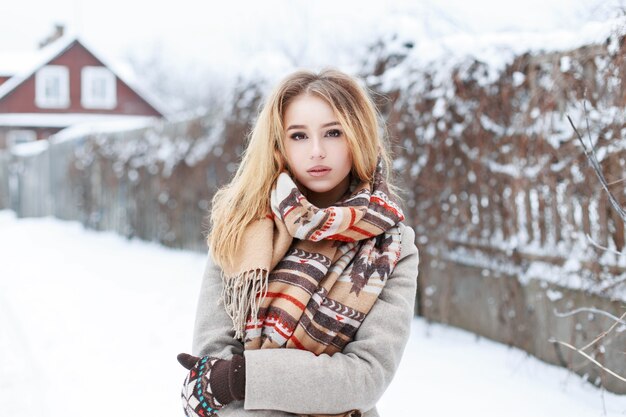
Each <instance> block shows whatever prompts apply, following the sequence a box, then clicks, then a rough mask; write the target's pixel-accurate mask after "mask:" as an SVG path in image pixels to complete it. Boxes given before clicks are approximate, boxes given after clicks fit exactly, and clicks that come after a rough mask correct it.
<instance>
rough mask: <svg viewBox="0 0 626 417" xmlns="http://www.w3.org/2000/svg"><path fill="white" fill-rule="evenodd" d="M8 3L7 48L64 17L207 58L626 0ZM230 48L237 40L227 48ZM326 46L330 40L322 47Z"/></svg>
mask: <svg viewBox="0 0 626 417" xmlns="http://www.w3.org/2000/svg"><path fill="white" fill-rule="evenodd" d="M2 3H3V4H2V6H0V22H1V24H0V51H7V50H8V51H23V50H29V49H33V48H35V47H36V45H37V42H38V41H39V40H40V39H42V38H44V37H45V36H46V35H47V34H49V32H51V30H52V27H53V25H54V23H63V24H65V25H66V26H67V28H68V30H69V31H70V32H72V33H78V34H80V36H81V37H83V38H84V39H85V40H86V41H88V42H89V43H90V44H91V45H93V46H95V47H96V48H97V49H98V50H101V51H106V54H107V55H108V56H111V57H113V58H124V57H126V56H128V55H129V54H142V53H145V52H146V51H150V50H153V49H155V48H162V49H163V50H164V51H166V52H167V53H168V54H171V55H180V56H182V57H186V58H189V59H191V60H198V61H199V62H208V61H211V62H215V61H216V60H219V59H220V57H216V56H213V55H212V51H216V50H217V51H219V52H220V54H221V55H222V59H223V60H228V59H230V57H228V56H224V54H225V53H228V52H227V51H228V50H230V51H232V52H230V53H232V54H233V55H237V56H239V57H241V56H244V57H245V56H247V55H249V54H250V53H251V52H257V51H259V50H262V49H264V48H266V47H267V45H268V44H270V43H271V44H275V43H277V42H278V43H282V44H283V45H284V46H283V47H284V48H293V49H296V50H297V48H298V46H297V44H298V42H301V41H302V39H303V38H306V40H308V42H310V43H315V42H319V43H321V44H325V43H328V41H329V39H330V40H331V41H332V42H337V43H338V44H341V45H345V44H350V43H351V42H354V41H356V40H359V39H362V38H363V37H367V36H370V35H373V34H375V33H376V32H377V31H378V30H380V28H381V27H383V26H384V25H388V24H389V20H392V21H393V20H395V19H398V16H403V15H404V16H406V15H413V16H420V15H421V16H422V19H421V20H418V21H421V24H422V26H423V27H422V29H423V30H424V31H428V32H431V33H434V34H435V35H437V34H439V33H438V32H448V31H450V30H454V29H455V28H457V29H459V30H464V31H473V32H486V31H506V30H532V31H547V30H553V29H563V28H569V29H571V28H572V27H573V26H574V27H575V25H576V24H578V23H580V22H581V21H582V20H585V19H592V18H594V17H598V16H603V15H604V13H606V10H608V9H609V8H615V7H617V6H619V5H623V4H624V1H623V0H602V1H600V0H586V1H585V0H524V1H507V0H500V1H498V0H473V1H466V0H413V1H409V0H391V1H385V2H383V1H372V0H370V1H367V0H359V1H355V0H330V1H329V0H317V1H315V2H310V1H308V0H263V1H258V0H235V1H223V2H199V1H197V0H176V1H153V0H151V1H147V0H107V1H102V0H54V1H51V0H20V1H3V2H2ZM600 9H601V10H600ZM224 46H228V47H227V48H224ZM320 47H322V46H320Z"/></svg>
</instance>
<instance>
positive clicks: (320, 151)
mask: <svg viewBox="0 0 626 417" xmlns="http://www.w3.org/2000/svg"><path fill="white" fill-rule="evenodd" d="M310 143H311V159H316V158H317V159H324V158H326V149H324V144H323V141H322V138H320V137H319V136H315V137H313V140H311V142H310Z"/></svg>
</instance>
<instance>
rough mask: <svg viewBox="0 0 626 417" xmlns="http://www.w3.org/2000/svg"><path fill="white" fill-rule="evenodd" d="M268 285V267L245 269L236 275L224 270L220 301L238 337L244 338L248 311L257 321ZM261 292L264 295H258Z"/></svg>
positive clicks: (254, 320)
mask: <svg viewBox="0 0 626 417" xmlns="http://www.w3.org/2000/svg"><path fill="white" fill-rule="evenodd" d="M268 287H269V271H267V270H266V269H255V270H251V271H244V272H241V273H240V274H238V275H234V276H226V275H225V274H224V272H223V271H222V295H221V296H220V300H219V302H221V303H222V304H223V305H224V308H225V309H226V313H227V314H228V316H229V317H230V319H231V320H232V322H233V330H234V331H235V338H236V339H240V340H242V341H243V339H244V336H245V333H246V319H247V316H248V312H251V314H252V320H253V322H254V323H256V321H257V319H258V313H259V308H260V307H261V302H262V301H263V298H265V296H266V295H267V290H268ZM259 293H261V294H262V295H261V296H260V297H257V294H259ZM218 304H219V303H218Z"/></svg>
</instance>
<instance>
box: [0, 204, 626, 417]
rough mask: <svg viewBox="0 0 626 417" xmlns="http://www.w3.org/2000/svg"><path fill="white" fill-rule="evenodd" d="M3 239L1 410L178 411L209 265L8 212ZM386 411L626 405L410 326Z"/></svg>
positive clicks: (432, 327) (519, 355)
mask: <svg viewBox="0 0 626 417" xmlns="http://www.w3.org/2000/svg"><path fill="white" fill-rule="evenodd" d="M0 231H1V232H0V253H2V254H3V260H2V262H1V263H0V369H2V378H0V414H1V415H3V416H5V415H6V416H11V417H26V416H28V417H30V416H33V415H36V414H43V415H46V416H49V417H57V416H58V417H72V416H83V415H85V413H88V414H89V415H90V416H93V417H98V416H111V415H122V416H126V415H151V416H173V415H174V416H175V415H179V416H180V415H182V411H181V408H180V400H179V390H180V385H181V384H182V381H183V379H184V376H185V372H186V371H185V370H184V369H183V368H182V367H181V366H180V365H179V364H178V363H177V362H176V359H175V357H176V355H177V354H178V353H179V352H184V351H186V352H189V349H190V345H191V334H192V328H193V319H194V313H195V305H196V296H197V293H198V290H199V286H200V279H201V275H202V271H203V269H204V262H205V256H206V255H205V254H203V253H195V252H189V251H181V250H173V249H166V248H164V247H161V246H159V245H157V244H155V243H149V242H143V241H139V240H128V239H125V238H123V237H120V236H117V235H115V234H113V233H110V232H94V231H89V230H85V229H84V228H83V227H82V226H81V225H80V224H79V223H77V222H64V221H60V220H56V219H52V218H36V219H16V217H15V215H14V213H13V212H11V211H7V210H4V211H0ZM35 257H36V258H35ZM553 296H555V297H556V296H558V295H557V294H556V293H555V294H554V295H553ZM378 407H379V410H380V413H381V415H383V416H395V417H413V416H416V415H422V414H424V415H443V416H456V415H463V416H468V417H470V416H480V417H490V416H494V417H495V416H498V417H500V416H502V415H506V416H509V417H517V416H524V417H527V416H534V417H543V416H546V417H548V416H550V417H552V416H561V415H571V416H577V417H586V416H590V417H591V416H593V417H596V416H603V415H604V416H620V415H624V414H625V413H626V396H618V395H614V394H612V393H608V392H605V391H603V390H599V389H597V388H595V387H594V386H593V385H591V384H589V383H587V382H584V381H583V380H582V379H581V378H580V377H579V376H577V375H575V374H572V373H569V372H568V371H567V370H565V369H562V368H559V367H556V366H552V365H548V364H546V363H543V362H541V361H539V360H537V359H535V358H534V357H532V356H529V355H527V354H526V353H524V352H522V351H520V350H518V349H515V348H508V347H506V346H504V345H501V344H498V343H495V342H493V341H490V340H487V339H484V338H480V337H477V336H475V335H473V334H471V333H469V332H466V331H462V330H459V329H455V328H451V327H448V326H445V325H441V324H429V323H427V322H426V321H425V320H424V319H423V318H415V319H414V320H413V323H412V335H411V339H410V341H409V343H408V345H407V348H406V350H405V355H404V357H403V360H402V363H401V364H400V367H399V369H398V371H397V374H396V376H395V378H394V380H393V381H392V383H391V385H390V386H389V388H388V389H387V391H386V392H385V394H384V395H383V397H382V399H381V400H380V401H379V403H378Z"/></svg>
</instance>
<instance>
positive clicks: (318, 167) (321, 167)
mask: <svg viewBox="0 0 626 417" xmlns="http://www.w3.org/2000/svg"><path fill="white" fill-rule="evenodd" d="M330 170H331V168H330V167H327V166H325V165H316V166H314V167H313V168H310V169H308V170H307V172H311V173H322V172H325V171H330Z"/></svg>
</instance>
